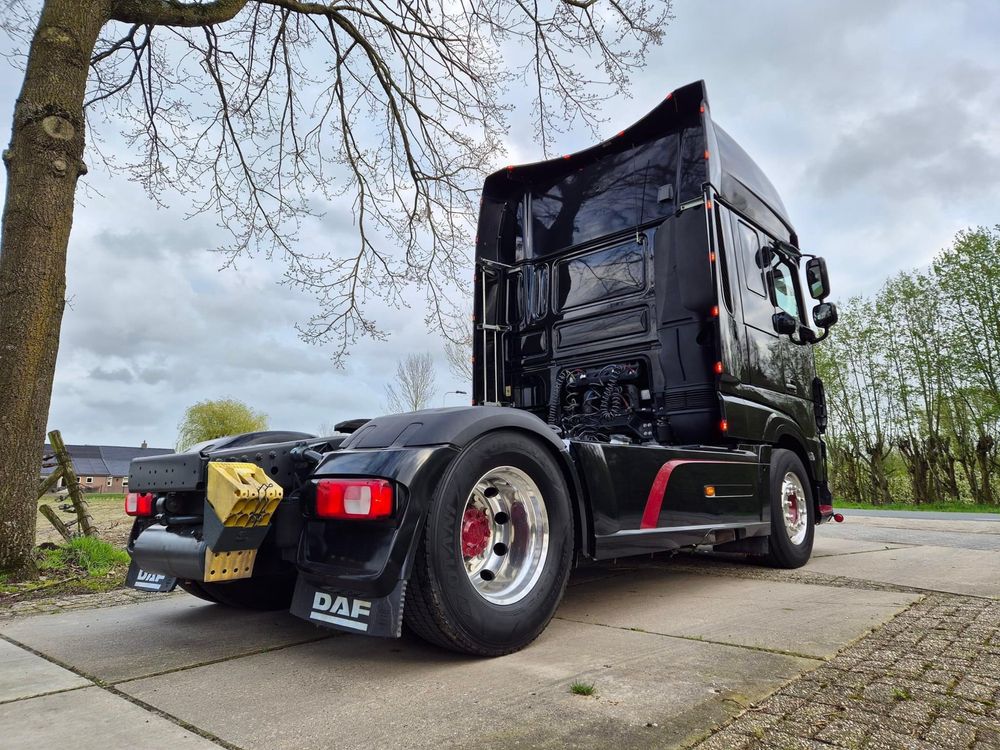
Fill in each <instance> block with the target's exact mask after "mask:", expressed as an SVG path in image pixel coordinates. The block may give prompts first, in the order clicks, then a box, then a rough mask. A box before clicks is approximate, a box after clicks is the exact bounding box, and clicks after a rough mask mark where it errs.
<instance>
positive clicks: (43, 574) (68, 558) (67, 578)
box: [0, 537, 129, 602]
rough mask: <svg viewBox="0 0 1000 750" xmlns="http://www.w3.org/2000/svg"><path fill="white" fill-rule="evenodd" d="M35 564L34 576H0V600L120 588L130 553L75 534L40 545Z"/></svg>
mask: <svg viewBox="0 0 1000 750" xmlns="http://www.w3.org/2000/svg"><path fill="white" fill-rule="evenodd" d="M36 566H37V568H38V577H37V578H30V579H28V580H13V579H12V578H10V577H9V576H5V575H0V602H3V601H4V600H5V599H14V598H17V599H18V600H19V601H20V600H23V599H34V598H37V597H39V596H51V595H63V594H72V593H86V592H93V591H110V590H111V589H116V588H119V587H120V586H122V584H123V582H124V579H125V573H126V572H127V570H128V566H129V556H128V553H127V552H125V550H123V549H121V548H119V547H116V546H115V545H113V544H111V543H110V542H107V541H105V540H103V539H99V538H97V537H77V538H75V539H73V540H72V541H71V542H68V543H66V544H62V545H54V544H46V545H44V546H42V547H39V548H38V550H37V559H36Z"/></svg>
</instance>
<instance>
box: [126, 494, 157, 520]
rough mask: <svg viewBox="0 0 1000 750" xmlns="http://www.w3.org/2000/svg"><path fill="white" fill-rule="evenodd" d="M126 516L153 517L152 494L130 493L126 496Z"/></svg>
mask: <svg viewBox="0 0 1000 750" xmlns="http://www.w3.org/2000/svg"><path fill="white" fill-rule="evenodd" d="M125 514H126V515H129V516H151V515H153V493H152V492H130V493H128V494H127V495H126V496H125Z"/></svg>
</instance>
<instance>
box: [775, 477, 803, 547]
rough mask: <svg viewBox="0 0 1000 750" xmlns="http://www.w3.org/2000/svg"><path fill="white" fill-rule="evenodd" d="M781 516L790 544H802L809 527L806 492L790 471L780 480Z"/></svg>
mask: <svg viewBox="0 0 1000 750" xmlns="http://www.w3.org/2000/svg"><path fill="white" fill-rule="evenodd" d="M781 515H782V517H783V518H784V521H785V533H786V534H788V538H789V540H791V542H792V544H802V542H803V541H804V540H805V538H806V531H807V530H808V526H809V511H808V509H807V508H806V491H805V488H804V487H803V486H802V481H801V480H800V479H799V477H798V475H797V474H795V473H794V472H791V471H790V472H788V473H787V474H785V478H784V479H782V480H781Z"/></svg>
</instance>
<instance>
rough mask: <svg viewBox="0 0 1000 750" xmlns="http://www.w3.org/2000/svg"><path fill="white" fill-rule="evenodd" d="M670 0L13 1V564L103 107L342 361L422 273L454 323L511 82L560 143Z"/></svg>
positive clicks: (1, 326)
mask: <svg viewBox="0 0 1000 750" xmlns="http://www.w3.org/2000/svg"><path fill="white" fill-rule="evenodd" d="M669 5H670V3H669V0H532V1H531V2H524V0H422V1H421V2H409V0H396V1H395V2H389V0H311V1H310V0H6V5H5V10H4V17H3V24H4V26H5V28H6V29H7V30H8V31H9V32H11V33H13V34H14V35H15V36H18V35H20V36H21V38H22V39H23V40H24V41H25V43H26V44H27V47H28V49H27V55H26V58H25V72H24V83H23V86H22V89H21V92H20V96H19V97H18V100H17V105H16V107H15V111H14V123H13V132H12V135H11V140H10V146H9V148H8V149H7V150H6V151H5V152H4V155H3V158H4V163H5V166H6V169H7V197H6V204H5V206H4V212H3V231H2V246H0V524H2V525H0V569H17V568H21V567H23V566H25V565H27V564H29V563H30V551H31V546H32V539H33V533H34V513H35V511H34V497H33V495H34V491H35V486H36V483H37V479H38V461H39V457H40V447H41V445H42V442H43V438H44V431H45V423H46V416H47V412H48V407H49V399H50V393H51V389H52V378H53V372H54V368H55V361H56V352H57V348H58V343H59V328H60V321H61V318H62V312H63V306H64V304H65V268H66V253H67V247H68V243H69V238H70V227H71V225H72V219H73V209H74V199H75V195H76V190H77V185H78V182H79V180H80V178H81V177H82V176H83V175H85V174H86V173H87V165H86V159H90V160H91V161H94V160H96V159H100V154H98V153H95V152H94V151H93V149H91V153H90V154H88V152H87V150H86V148H85V145H86V144H85V132H86V129H87V127H86V126H87V125H88V124H90V125H91V126H94V125H95V124H96V125H99V126H102V127H103V126H104V125H105V124H108V125H111V126H115V125H120V126H121V128H122V130H123V132H124V133H125V135H126V137H127V142H128V143H129V145H130V146H131V148H132V152H131V153H132V154H133V158H132V159H131V161H130V162H129V163H127V164H124V165H122V164H116V166H115V170H116V173H121V172H124V173H125V174H127V175H128V176H130V177H132V178H133V179H135V180H137V181H139V182H140V183H141V184H142V185H143V187H144V188H145V189H146V190H147V191H148V192H149V194H150V195H151V196H152V197H153V198H154V199H160V198H161V197H162V196H163V195H164V193H165V191H175V192H176V193H177V194H180V195H183V196H190V200H191V208H192V210H193V212H210V213H212V214H214V215H216V216H217V217H219V221H220V222H221V223H222V224H223V225H225V226H226V227H227V228H228V229H229V230H230V232H231V234H232V242H231V243H230V244H229V245H228V246H227V247H225V248H223V250H224V251H225V252H227V253H228V254H229V257H230V258H233V259H235V258H237V257H239V256H241V255H254V254H258V253H262V254H264V255H267V256H269V257H270V256H276V257H278V258H280V259H282V260H284V263H285V272H284V273H285V275H284V282H285V283H287V284H289V285H291V286H294V287H297V288H300V289H303V290H306V291H308V292H311V293H313V294H315V295H316V297H317V299H318V303H319V305H318V308H317V309H318V312H317V313H316V315H315V316H314V317H312V318H311V319H309V320H307V321H303V323H302V324H301V333H302V335H303V336H304V337H306V338H309V339H312V340H314V341H317V342H320V343H328V344H330V345H331V346H332V350H333V354H334V357H338V356H341V355H343V354H344V353H345V352H346V351H347V349H348V348H349V347H350V345H351V344H352V342H353V341H355V340H356V338H357V337H358V336H369V337H376V338H378V337H382V336H384V335H385V332H384V331H381V330H380V329H379V327H378V325H377V324H376V322H375V321H374V319H373V318H372V317H371V315H370V314H369V313H368V311H367V309H366V307H365V300H366V299H374V300H377V301H378V303H379V304H380V305H384V304H386V303H389V304H397V305H398V304H401V301H402V300H401V294H402V291H403V289H404V287H405V286H406V285H408V284H417V285H420V287H421V288H422V289H423V290H424V292H425V296H426V299H427V311H426V314H427V316H428V318H429V321H430V322H431V324H432V325H436V326H438V327H442V326H445V325H446V324H447V322H448V320H449V317H448V313H449V302H450V300H449V291H450V290H452V289H454V288H456V286H458V284H457V282H458V281H459V280H460V279H461V280H464V279H466V278H467V277H468V266H467V256H466V253H465V248H466V247H468V246H469V245H470V244H471V243H470V241H469V237H468V236H467V234H466V227H467V226H468V219H469V218H470V217H471V216H472V214H473V213H474V211H475V206H476V202H477V190H478V187H479V184H480V177H481V172H482V170H484V169H485V168H487V167H489V166H491V165H493V164H495V163H496V157H497V156H498V155H499V154H500V152H501V151H502V142H503V136H504V134H505V132H506V128H507V116H508V112H509V107H508V106H507V104H506V103H505V102H507V101H508V100H507V99H506V98H505V92H507V91H509V90H511V87H512V85H513V86H516V90H517V94H518V97H523V101H524V103H525V104H530V106H531V112H532V118H533V122H534V126H535V130H536V135H537V138H538V140H539V141H540V142H541V143H542V145H543V147H544V146H548V145H549V144H551V143H552V139H553V138H554V137H555V136H556V135H557V134H558V133H559V132H560V130H561V129H565V128H566V127H568V126H570V125H571V124H574V123H577V122H583V123H588V124H590V125H591V126H593V125H594V124H595V113H596V112H597V111H598V107H599V105H600V103H601V101H602V100H603V99H606V98H608V97H611V96H615V95H618V94H621V93H622V92H623V91H624V90H625V89H626V88H627V86H628V76H629V73H630V71H632V70H634V69H635V68H636V67H637V66H641V65H642V64H643V63H644V61H645V57H646V53H647V51H648V50H649V48H650V45H655V44H658V43H659V42H660V40H661V38H662V34H663V31H664V28H665V26H666V23H667V21H668V20H669V10H670V7H669ZM511 61H513V62H511ZM525 92H530V93H525ZM345 194H346V196H347V197H348V199H349V201H350V202H351V203H352V205H353V212H354V226H355V228H356V236H357V239H358V241H357V243H356V245H354V246H353V247H352V248H332V249H309V250H305V249H302V248H301V247H300V246H299V244H298V242H297V231H298V230H299V227H300V222H302V221H303V220H304V219H305V218H306V217H308V216H310V215H311V214H314V213H316V212H317V211H321V210H322V206H323V205H324V204H327V203H328V202H329V201H332V200H334V199H335V198H336V197H337V196H344V195H345ZM136 252H141V248H137V249H136Z"/></svg>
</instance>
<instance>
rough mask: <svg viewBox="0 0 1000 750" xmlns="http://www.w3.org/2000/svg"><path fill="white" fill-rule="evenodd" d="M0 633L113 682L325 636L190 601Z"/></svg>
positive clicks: (11, 626)
mask: <svg viewBox="0 0 1000 750" xmlns="http://www.w3.org/2000/svg"><path fill="white" fill-rule="evenodd" d="M0 633H3V634H4V635H6V636H8V637H9V638H12V639H13V640H15V641H18V642H20V643H23V644H25V645H27V646H31V647H32V648H34V649H36V650H37V651H40V652H42V653H44V654H47V655H49V656H52V657H54V658H56V659H58V660H59V661H61V662H63V663H66V664H72V665H73V666H74V667H76V668H77V669H79V670H80V671H81V672H84V673H85V674H88V675H91V676H94V677H99V678H100V679H102V680H105V681H107V682H115V681H117V680H124V679H128V678H132V677H139V676H142V675H148V674H153V673H156V672H162V671H164V670H167V669H177V668H178V667H185V666H190V665H193V664H200V663H202V662H205V661H210V660H215V659H225V658H230V657H233V656H238V655H240V654H247V653H251V652H254V651H259V650H261V649H265V648H275V647H279V646H285V645H288V644H293V643H302V642H304V641H307V640H312V639H315V638H325V637H329V634H330V631H323V630H319V629H318V628H316V627H315V626H313V625H310V624H309V623H306V622H303V621H302V620H299V619H298V618H295V617H292V616H291V615H290V614H288V613H287V612H249V611H241V610H234V609H228V608H226V607H220V606H218V605H215V604H209V603H208V602H203V601H201V600H200V599H196V598H195V597H193V596H176V597H173V596H172V597H168V598H166V599H163V600H161V601H154V602H149V603H146V604H140V605H132V606H123V607H109V608H107V609H91V610H79V611H74V612H64V613H60V614H55V615H44V616H40V617H30V618H25V619H23V620H15V621H13V622H10V623H5V624H3V625H0Z"/></svg>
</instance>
